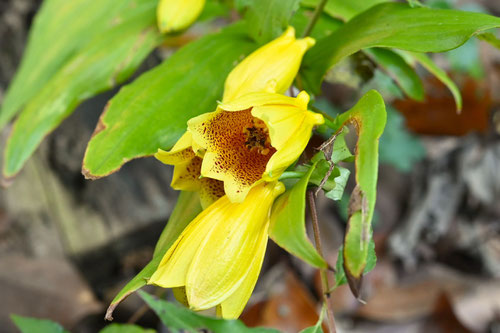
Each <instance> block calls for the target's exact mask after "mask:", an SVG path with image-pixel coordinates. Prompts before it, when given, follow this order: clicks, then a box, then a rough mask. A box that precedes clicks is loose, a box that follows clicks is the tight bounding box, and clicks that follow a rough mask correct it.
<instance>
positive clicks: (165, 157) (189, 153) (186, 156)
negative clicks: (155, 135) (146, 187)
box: [155, 132, 195, 165]
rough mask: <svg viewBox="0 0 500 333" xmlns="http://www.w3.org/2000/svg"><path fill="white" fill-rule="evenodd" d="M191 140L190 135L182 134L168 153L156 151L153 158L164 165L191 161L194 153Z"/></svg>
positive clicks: (160, 150) (187, 133)
mask: <svg viewBox="0 0 500 333" xmlns="http://www.w3.org/2000/svg"><path fill="white" fill-rule="evenodd" d="M192 142H193V139H192V137H191V133H189V132H186V133H184V134H183V135H182V136H181V138H180V139H179V140H178V141H177V142H176V144H175V145H174V146H173V147H172V149H171V150H170V151H165V150H162V149H158V152H157V153H156V154H155V157H156V158H157V159H158V160H160V161H161V162H163V163H165V164H170V165H177V164H181V163H186V162H188V161H189V160H191V159H192V158H193V157H194V156H195V153H194V151H193V149H192V148H191V146H192Z"/></svg>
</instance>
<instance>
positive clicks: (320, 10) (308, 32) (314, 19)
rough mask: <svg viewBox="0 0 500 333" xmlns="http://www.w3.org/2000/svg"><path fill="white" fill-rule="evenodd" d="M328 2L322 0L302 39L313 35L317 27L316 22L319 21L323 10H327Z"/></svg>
mask: <svg viewBox="0 0 500 333" xmlns="http://www.w3.org/2000/svg"><path fill="white" fill-rule="evenodd" d="M327 2H328V0H321V2H320V3H319V5H318V6H317V7H316V9H315V10H314V13H313V16H312V17H311V20H310V21H309V23H308V24H307V27H306V30H304V34H303V35H302V37H307V36H309V35H310V34H311V31H312V30H313V28H314V26H315V25H316V22H317V21H318V19H319V17H320V15H321V13H323V9H324V8H325V5H326V3H327Z"/></svg>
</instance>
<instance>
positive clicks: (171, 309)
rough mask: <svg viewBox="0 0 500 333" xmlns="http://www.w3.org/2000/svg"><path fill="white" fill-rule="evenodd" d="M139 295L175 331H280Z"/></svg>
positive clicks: (244, 332) (194, 332) (259, 332)
mask: <svg viewBox="0 0 500 333" xmlns="http://www.w3.org/2000/svg"><path fill="white" fill-rule="evenodd" d="M139 295H140V296H141V297H142V299H143V300H144V302H146V303H147V304H148V305H149V307H150V308H151V309H152V310H153V311H154V312H155V313H156V314H157V315H158V317H160V319H161V321H162V322H163V324H164V325H165V326H167V328H168V329H169V330H172V331H173V332H181V331H182V330H185V331H188V332H191V333H196V332H199V331H200V330H201V329H208V330H209V331H210V332H213V333H228V332H231V333H279V331H277V330H274V329H270V328H260V327H257V328H248V327H246V326H245V325H244V324H243V323H242V322H241V321H239V320H224V319H216V318H212V317H206V316H202V315H199V314H197V313H195V312H192V311H190V310H188V309H186V308H181V307H178V306H176V305H174V304H172V303H169V302H167V301H163V300H159V299H157V298H156V297H154V296H151V295H149V294H148V293H145V292H143V291H139Z"/></svg>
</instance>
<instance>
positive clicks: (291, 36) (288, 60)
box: [222, 27, 315, 102]
mask: <svg viewBox="0 0 500 333" xmlns="http://www.w3.org/2000/svg"><path fill="white" fill-rule="evenodd" d="M314 43H315V41H314V39H312V38H310V37H306V38H303V39H295V30H294V29H293V28H292V27H289V28H288V29H287V30H286V31H285V33H283V35H281V36H280V37H278V38H276V39H275V40H273V41H271V42H270V43H268V44H266V45H264V46H262V47H260V48H259V49H257V50H256V51H254V52H253V53H252V54H250V55H249V56H248V57H246V58H245V59H244V60H243V61H242V62H241V63H240V64H239V65H237V66H236V67H235V68H234V69H233V70H232V71H231V73H229V76H228V77H227V79H226V83H225V85H224V96H223V98H222V100H223V101H224V102H226V101H231V100H233V99H236V98H238V97H240V96H243V95H245V94H248V93H251V92H258V91H266V90H269V87H270V84H271V85H272V86H274V91H273V92H277V93H284V92H285V91H286V90H287V89H288V87H289V86H290V85H291V84H292V82H293V80H294V78H295V76H296V75H297V72H298V70H299V67H300V63H301V62H302V57H303V55H304V53H305V52H306V51H307V50H308V49H310V48H311V47H312V46H313V45H314Z"/></svg>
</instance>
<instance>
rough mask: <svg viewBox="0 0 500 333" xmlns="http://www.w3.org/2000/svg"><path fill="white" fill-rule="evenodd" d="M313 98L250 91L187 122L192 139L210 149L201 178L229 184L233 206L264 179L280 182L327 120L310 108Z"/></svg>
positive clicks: (302, 94)
mask: <svg viewBox="0 0 500 333" xmlns="http://www.w3.org/2000/svg"><path fill="white" fill-rule="evenodd" d="M308 102H309V95H308V94H307V93H306V92H301V93H300V94H299V95H298V96H297V97H296V98H293V97H288V96H284V95H281V94H274V93H266V92H260V93H251V94H247V95H244V96H242V97H241V98H238V99H236V100H233V101H232V102H228V103H222V104H221V105H219V107H218V108H217V110H216V111H214V112H210V113H205V114H202V115H200V116H198V117H195V118H192V119H190V120H189V121H188V132H190V133H191V135H192V141H193V142H194V143H196V145H198V146H199V147H201V149H203V150H204V151H205V153H204V156H203V160H202V164H201V175H202V176H203V177H207V178H212V179H217V180H220V181H222V182H224V192H225V193H226V195H227V196H228V197H229V200H231V201H232V202H241V201H243V200H244V198H245V196H246V195H247V193H248V191H249V190H250V189H251V188H252V187H253V186H256V185H257V184H259V183H260V182H264V181H268V182H269V181H275V180H277V179H278V178H279V176H280V175H281V174H282V173H283V171H285V169H286V168H287V167H288V166H290V165H291V164H292V163H293V162H294V161H295V160H296V159H297V158H298V157H299V156H300V154H301V153H302V151H303V150H304V148H305V147H306V145H307V142H308V141H309V138H310V136H311V131H312V128H313V127H314V126H315V125H320V124H322V123H323V122H324V119H323V116H321V115H320V114H317V113H314V112H311V111H308V110H307V104H308Z"/></svg>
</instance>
